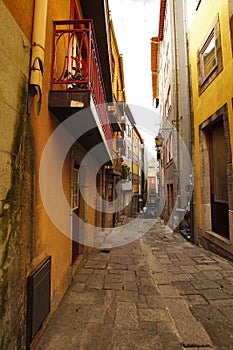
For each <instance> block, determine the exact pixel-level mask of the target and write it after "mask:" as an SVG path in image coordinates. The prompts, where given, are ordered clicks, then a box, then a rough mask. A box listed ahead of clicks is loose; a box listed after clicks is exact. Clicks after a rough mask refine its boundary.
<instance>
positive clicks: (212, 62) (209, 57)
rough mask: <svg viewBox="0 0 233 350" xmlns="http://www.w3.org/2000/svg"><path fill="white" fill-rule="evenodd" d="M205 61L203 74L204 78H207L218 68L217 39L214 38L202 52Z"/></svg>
mask: <svg viewBox="0 0 233 350" xmlns="http://www.w3.org/2000/svg"><path fill="white" fill-rule="evenodd" d="M202 59H203V73H204V77H207V76H208V75H209V74H210V72H211V71H212V70H213V68H214V67H215V66H216V63H217V61H216V55H215V38H214V36H213V37H212V39H211V40H210V41H209V43H208V45H207V47H206V48H205V50H204V51H203V52H202Z"/></svg>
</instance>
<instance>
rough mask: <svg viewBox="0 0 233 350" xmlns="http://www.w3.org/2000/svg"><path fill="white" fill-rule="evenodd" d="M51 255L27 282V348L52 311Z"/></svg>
mask: <svg viewBox="0 0 233 350" xmlns="http://www.w3.org/2000/svg"><path fill="white" fill-rule="evenodd" d="M50 286H51V256H49V257H48V258H46V259H45V260H44V261H43V262H42V263H41V264H40V265H39V266H38V268H37V269H36V270H35V271H33V272H32V273H31V274H30V275H29V277H28V282H27V349H29V348H30V344H31V342H32V340H33V339H34V337H35V335H36V334H37V332H38V331H39V329H40V328H41V326H42V324H43V321H44V320H45V318H46V316H47V315H48V313H49V312H50V289H51V287H50Z"/></svg>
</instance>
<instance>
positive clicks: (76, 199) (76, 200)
mask: <svg viewBox="0 0 233 350" xmlns="http://www.w3.org/2000/svg"><path fill="white" fill-rule="evenodd" d="M79 207H80V193H79V165H78V164H74V167H73V172H72V209H73V213H72V214H73V215H72V261H71V263H72V265H73V264H74V263H75V261H76V259H77V257H78V256H79V254H80V244H79V242H78V234H79V227H78V217H79Z"/></svg>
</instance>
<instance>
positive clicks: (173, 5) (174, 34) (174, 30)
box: [171, 0, 181, 228]
mask: <svg viewBox="0 0 233 350" xmlns="http://www.w3.org/2000/svg"><path fill="white" fill-rule="evenodd" d="M171 11H172V14H173V16H172V40H173V45H174V80H175V81H174V85H175V108H174V110H175V118H173V120H174V122H175V123H176V132H177V136H176V137H177V139H176V147H177V177H178V192H177V195H178V203H177V204H178V209H180V208H181V192H180V185H181V183H180V180H181V179H180V140H179V132H180V125H179V123H180V120H179V87H178V84H179V82H178V71H177V70H178V60H177V45H178V42H177V19H176V13H177V9H176V1H175V0H173V1H172V2H171ZM177 215H178V222H179V221H180V214H179V212H177ZM179 225H180V222H179V224H178V228H179Z"/></svg>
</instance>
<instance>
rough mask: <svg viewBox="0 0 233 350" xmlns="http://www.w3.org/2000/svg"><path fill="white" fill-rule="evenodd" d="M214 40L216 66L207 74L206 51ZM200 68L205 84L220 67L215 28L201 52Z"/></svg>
mask: <svg viewBox="0 0 233 350" xmlns="http://www.w3.org/2000/svg"><path fill="white" fill-rule="evenodd" d="M212 40H214V60H215V64H214V66H213V67H212V68H211V70H210V71H209V72H208V73H207V74H205V62H204V53H205V51H206V49H207V48H208V47H209V45H210V43H211V42H212ZM199 55H200V68H201V75H202V81H203V82H204V81H205V80H206V79H208V77H209V76H210V75H211V74H212V73H213V71H214V70H215V69H216V68H217V66H218V58H217V50H216V38H215V28H213V29H212V31H211V32H210V34H209V36H208V38H207V39H206V41H205V43H204V45H203V46H202V48H201V50H200V53H199Z"/></svg>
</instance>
